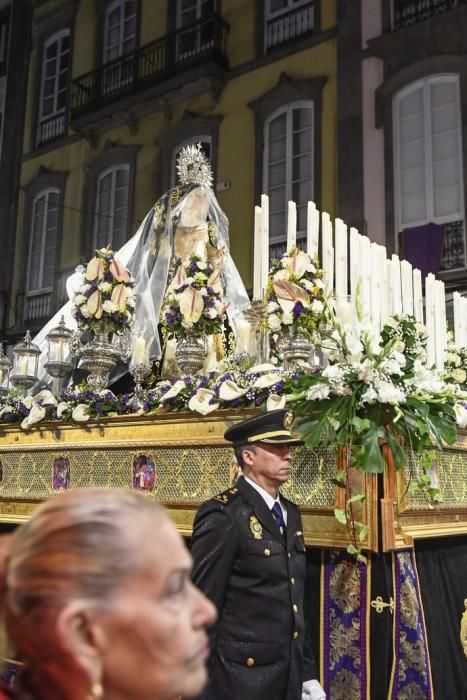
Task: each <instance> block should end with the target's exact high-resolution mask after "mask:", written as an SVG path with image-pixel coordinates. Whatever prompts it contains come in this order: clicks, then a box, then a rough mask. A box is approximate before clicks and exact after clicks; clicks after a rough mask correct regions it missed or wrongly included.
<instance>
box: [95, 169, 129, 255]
mask: <svg viewBox="0 0 467 700" xmlns="http://www.w3.org/2000/svg"><path fill="white" fill-rule="evenodd" d="M129 178H130V166H129V165H128V164H124V165H116V166H112V167H110V168H107V169H106V170H104V171H103V172H102V173H101V174H100V175H99V177H98V180H97V191H96V201H95V212H94V226H93V241H92V247H93V250H94V249H96V248H104V247H105V246H107V245H110V247H111V248H112V249H113V250H118V249H119V248H121V247H122V245H123V244H124V243H125V241H126V239H127V231H128V223H129V222H128V208H129Z"/></svg>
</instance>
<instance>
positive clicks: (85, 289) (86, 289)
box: [79, 284, 91, 294]
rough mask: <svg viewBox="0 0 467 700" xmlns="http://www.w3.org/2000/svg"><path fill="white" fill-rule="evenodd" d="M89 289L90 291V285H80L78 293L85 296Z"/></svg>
mask: <svg viewBox="0 0 467 700" xmlns="http://www.w3.org/2000/svg"><path fill="white" fill-rule="evenodd" d="M90 289H91V285H90V284H82V285H81V287H80V288H79V291H80V293H81V294H86V292H89V290H90Z"/></svg>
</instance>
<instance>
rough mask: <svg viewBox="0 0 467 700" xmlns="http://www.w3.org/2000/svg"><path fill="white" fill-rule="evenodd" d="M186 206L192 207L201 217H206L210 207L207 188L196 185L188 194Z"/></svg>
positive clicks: (187, 207)
mask: <svg viewBox="0 0 467 700" xmlns="http://www.w3.org/2000/svg"><path fill="white" fill-rule="evenodd" d="M185 208H186V209H191V210H192V211H193V212H195V213H196V214H197V216H198V217H199V218H200V219H203V220H204V219H206V217H207V215H208V209H209V199H208V193H207V190H205V189H204V188H203V187H195V189H194V190H191V192H190V193H189V194H188V195H187V198H186V204H185Z"/></svg>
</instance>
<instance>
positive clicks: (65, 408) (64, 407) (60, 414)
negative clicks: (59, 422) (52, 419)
mask: <svg viewBox="0 0 467 700" xmlns="http://www.w3.org/2000/svg"><path fill="white" fill-rule="evenodd" d="M69 408H70V404H69V403H68V401H60V403H59V404H58V406H57V418H62V417H63V414H64V413H65V411H68V409H69Z"/></svg>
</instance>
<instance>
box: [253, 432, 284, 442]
mask: <svg viewBox="0 0 467 700" xmlns="http://www.w3.org/2000/svg"><path fill="white" fill-rule="evenodd" d="M280 436H282V437H288V438H291V439H292V440H294V439H295V438H292V437H291V435H290V431H288V430H271V431H270V432H269V433H260V434H259V435H253V436H252V437H249V438H248V442H259V441H260V440H266V439H267V438H272V437H280Z"/></svg>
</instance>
